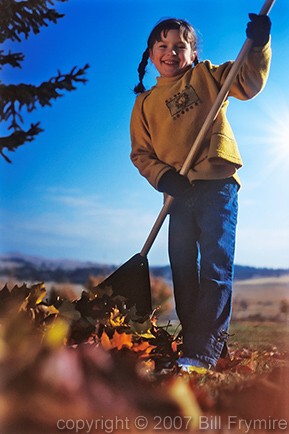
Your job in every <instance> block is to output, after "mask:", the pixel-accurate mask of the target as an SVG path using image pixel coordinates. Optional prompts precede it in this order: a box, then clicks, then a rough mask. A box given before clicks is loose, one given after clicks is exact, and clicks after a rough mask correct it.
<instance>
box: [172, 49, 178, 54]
mask: <svg viewBox="0 0 289 434" xmlns="http://www.w3.org/2000/svg"><path fill="white" fill-rule="evenodd" d="M172 55H173V56H176V55H177V50H176V49H175V48H173V49H172Z"/></svg>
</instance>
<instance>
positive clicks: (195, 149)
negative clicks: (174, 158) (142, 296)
mask: <svg viewBox="0 0 289 434" xmlns="http://www.w3.org/2000/svg"><path fill="white" fill-rule="evenodd" d="M274 3H275V0H266V1H265V3H264V5H263V7H262V9H261V10H260V12H259V15H268V14H269V12H270V10H271V9H272V7H273V5H274ZM252 45H253V40H252V39H249V38H247V39H246V41H245V43H244V44H243V46H242V48H241V50H240V52H239V54H238V56H237V58H236V60H235V62H234V63H233V66H232V68H231V70H230V72H229V74H228V76H227V78H226V80H225V81H224V84H223V86H222V88H221V89H220V91H219V93H218V96H217V98H216V100H215V102H214V104H213V105H212V108H211V110H210V111H209V113H208V115H207V117H206V119H205V121H204V123H203V125H202V128H201V129H200V131H199V133H198V135H197V137H196V140H195V141H194V143H193V145H192V147H191V150H190V152H189V154H188V156H187V158H186V160H185V162H184V164H183V166H182V168H181V170H180V174H181V175H184V176H186V175H187V174H188V172H189V170H190V168H191V167H192V165H193V162H194V160H195V158H196V156H197V155H198V153H199V151H200V149H201V147H202V143H203V141H204V138H205V137H206V135H207V133H208V130H209V128H210V127H211V125H212V123H213V122H214V120H215V119H216V117H217V116H218V113H219V111H220V109H221V107H222V104H223V102H224V101H225V99H226V98H227V96H228V93H229V91H230V88H231V86H232V84H233V82H234V80H235V78H236V76H237V74H238V72H239V70H240V68H241V66H242V65H243V63H244V61H245V58H246V56H247V54H248V52H249V51H250V49H251V47H252ZM173 201H174V198H173V197H172V196H168V197H167V199H166V201H165V203H164V205H163V207H162V209H161V211H160V213H159V215H158V217H157V219H156V221H155V223H154V225H153V227H152V229H151V231H150V233H149V236H148V238H147V239H146V241H145V243H144V245H143V248H142V249H141V251H140V255H141V256H147V254H148V252H149V251H150V249H151V247H152V245H153V243H154V241H155V239H156V237H157V235H158V233H159V230H160V228H161V227H162V224H163V222H164V220H165V218H166V216H167V214H168V212H169V209H170V207H171V205H172V203H173Z"/></svg>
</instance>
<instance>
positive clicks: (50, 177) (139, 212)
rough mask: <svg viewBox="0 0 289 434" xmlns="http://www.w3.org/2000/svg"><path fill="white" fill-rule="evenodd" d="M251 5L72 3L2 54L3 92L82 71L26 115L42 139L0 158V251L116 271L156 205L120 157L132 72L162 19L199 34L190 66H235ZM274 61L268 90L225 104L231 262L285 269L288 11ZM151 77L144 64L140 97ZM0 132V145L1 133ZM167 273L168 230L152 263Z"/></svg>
mask: <svg viewBox="0 0 289 434" xmlns="http://www.w3.org/2000/svg"><path fill="white" fill-rule="evenodd" d="M261 6H262V2H259V1H256V0H254V1H252V0H242V1H240V0H231V1H230V2H228V1H227V0H219V1H218V2H214V1H211V0H210V1H209V0H189V1H187V0H178V1H175V0H166V1H163V0H70V1H68V2H67V3H64V4H59V5H58V4H57V9H58V10H59V11H61V12H63V13H64V14H65V17H64V18H62V19H61V20H59V22H58V24H57V25H54V24H51V25H49V27H47V28H42V31H41V33H40V34H39V35H36V36H35V35H31V36H30V37H29V38H28V40H26V41H25V40H24V41H23V42H21V43H20V44H19V43H10V42H9V43H7V44H6V45H5V47H6V48H7V49H8V48H11V49H12V50H13V51H22V52H24V54H25V61H24V63H23V67H22V69H21V70H16V69H15V70H13V69H11V68H8V67H7V68H5V69H4V70H3V71H2V76H1V80H3V81H4V82H6V83H19V82H25V83H29V82H31V83H33V84H40V83H41V82H42V81H45V80H47V79H49V78H50V77H51V76H54V75H57V71H58V69H60V71H61V72H62V73H64V72H68V71H70V70H71V68H72V67H73V66H75V65H77V66H79V67H81V66H84V65H85V64H86V63H89V64H90V69H89V70H88V74H87V78H88V83H87V84H86V85H82V84H80V85H79V86H78V89H77V90H76V91H74V92H70V93H67V94H65V96H64V97H63V98H60V99H58V100H57V101H55V102H54V104H53V106H52V107H51V108H49V107H47V108H44V109H43V108H39V109H37V110H36V111H35V112H33V113H31V114H28V115H26V116H25V124H24V127H25V128H26V127H28V126H29V125H30V123H32V122H36V121H41V125H42V127H43V128H44V130H45V131H44V133H42V134H41V135H39V136H38V138H37V139H36V140H35V141H34V142H32V143H30V144H26V145H24V146H22V147H21V148H19V149H18V150H17V151H16V152H15V154H11V153H10V155H9V156H10V157H11V158H12V160H13V164H10V165H8V164H7V163H6V162H5V161H4V160H3V159H1V160H0V189H1V197H0V252H2V253H7V252H15V251H18V252H22V253H26V254H31V255H40V256H45V257H48V258H71V259H79V260H91V261H97V262H101V263H114V264H121V263H123V262H125V261H126V260H127V259H129V258H130V257H131V256H132V255H134V254H135V253H137V252H139V251H140V250H141V247H142V246H143V243H144V242H145V239H146V237H147V235H148V233H149V231H150V229H151V226H152V225H153V223H154V220H155V218H156V217H157V215H158V213H159V211H160V209H161V206H162V195H161V194H160V193H158V192H156V191H155V190H153V188H152V187H151V186H150V185H149V184H148V183H147V181H146V180H145V179H144V178H142V177H141V176H140V175H139V173H138V171H137V170H136V169H135V168H134V166H133V165H132V163H131V162H130V159H129V153H130V137H129V121H130V113H131V109H132V106H133V103H134V99H135V96H134V94H133V92H132V88H133V86H134V85H135V84H136V83H137V67H138V63H139V61H140V59H141V55H142V52H143V50H144V49H145V47H146V40H147V37H148V34H149V32H150V31H151V29H152V27H153V26H154V25H155V24H156V22H157V21H158V20H160V19H161V18H165V17H169V16H177V17H180V18H185V19H187V20H189V21H190V22H191V23H192V25H193V26H194V27H195V28H196V30H197V33H198V35H199V58H200V59H201V60H205V59H210V60H211V61H212V62H213V63H216V64H218V63H222V62H224V61H226V60H229V59H235V58H236V56H237V54H238V52H239V50H240V49H241V46H242V44H243V42H244V40H245V28H246V23H247V21H248V13H249V12H258V11H259V10H260V9H261ZM270 16H271V19H272V48H273V60H272V67H271V73H270V77H269V81H268V83H267V86H266V88H265V89H264V91H263V92H262V93H261V94H260V95H259V96H258V97H257V98H255V99H254V100H251V101H248V102H242V101H237V100H233V99H231V100H230V107H229V112H228V117H229V119H230V121H231V124H232V127H233V129H234V132H235V135H236V138H237V140H238V143H239V148H240V151H241V154H242V157H243V160H244V167H243V168H242V169H241V170H240V172H239V174H240V177H241V180H242V189H241V191H240V214H239V226H238V237H237V248H236V262H237V263H238V264H244V265H254V266H266V267H286V268H288V267H289V225H288V221H289V201H288V192H287V188H288V184H289V170H288V159H289V86H288V62H289V61H288V49H289V38H288V34H289V32H288V30H289V21H288V17H289V3H288V1H287V0H277V1H276V3H275V5H274V7H273V9H272V11H271V13H270ZM155 77H156V72H155V70H154V68H153V66H149V68H148V74H147V76H146V79H145V83H146V85H147V87H150V86H151V85H153V84H154V81H155ZM5 134H6V130H5V125H2V126H1V135H5ZM149 261H150V263H151V264H153V265H161V264H167V263H168V257H167V223H165V225H164V227H163V228H162V230H161V233H160V234H159V236H158V238H157V240H156V242H155V243H154V245H153V247H152V249H151V251H150V253H149Z"/></svg>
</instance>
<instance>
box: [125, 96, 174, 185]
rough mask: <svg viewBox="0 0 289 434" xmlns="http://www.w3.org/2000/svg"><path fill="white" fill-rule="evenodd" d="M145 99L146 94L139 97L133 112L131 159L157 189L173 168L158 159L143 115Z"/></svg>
mask: <svg viewBox="0 0 289 434" xmlns="http://www.w3.org/2000/svg"><path fill="white" fill-rule="evenodd" d="M145 97H146V94H141V95H139V96H138V97H137V99H136V102H135V105H134V108H133V111H132V116H131V122H130V134H131V147H132V150H131V154H130V157H131V161H132V162H133V164H134V165H135V166H136V167H137V169H138V170H139V172H140V174H141V175H142V176H144V177H145V178H146V179H147V180H148V181H149V183H150V184H151V185H152V186H153V187H154V188H156V189H157V188H158V182H159V180H160V178H161V177H162V175H163V174H164V173H165V172H167V171H168V170H169V169H171V167H170V166H169V165H167V164H165V163H164V162H162V161H161V160H159V159H158V157H157V155H156V153H155V151H154V149H153V147H152V145H151V138H150V133H149V130H148V128H147V123H146V119H145V116H144V113H143V102H144V99H145Z"/></svg>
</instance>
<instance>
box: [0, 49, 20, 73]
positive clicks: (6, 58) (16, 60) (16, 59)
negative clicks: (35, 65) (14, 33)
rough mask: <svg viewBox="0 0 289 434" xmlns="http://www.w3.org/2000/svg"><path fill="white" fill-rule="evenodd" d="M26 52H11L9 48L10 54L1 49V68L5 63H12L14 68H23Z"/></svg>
mask: <svg viewBox="0 0 289 434" xmlns="http://www.w3.org/2000/svg"><path fill="white" fill-rule="evenodd" d="M24 57H25V56H24V54H22V53H11V51H10V50H9V52H8V54H5V53H4V51H3V50H0V70H1V69H2V66H4V65H10V66H12V67H13V68H21V63H20V62H22V61H23V60H24Z"/></svg>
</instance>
